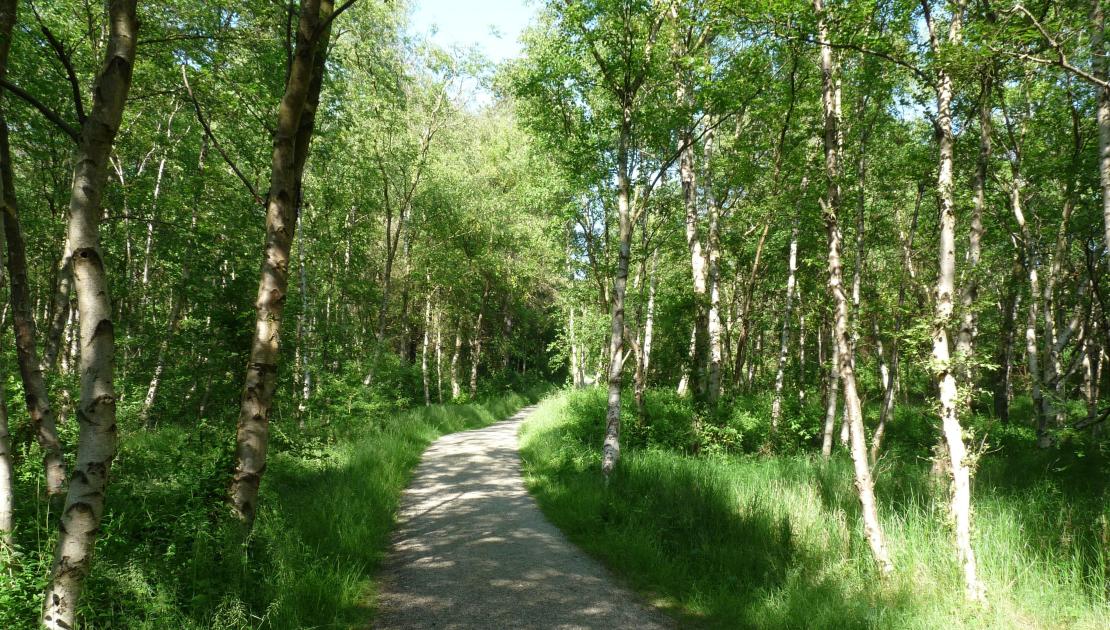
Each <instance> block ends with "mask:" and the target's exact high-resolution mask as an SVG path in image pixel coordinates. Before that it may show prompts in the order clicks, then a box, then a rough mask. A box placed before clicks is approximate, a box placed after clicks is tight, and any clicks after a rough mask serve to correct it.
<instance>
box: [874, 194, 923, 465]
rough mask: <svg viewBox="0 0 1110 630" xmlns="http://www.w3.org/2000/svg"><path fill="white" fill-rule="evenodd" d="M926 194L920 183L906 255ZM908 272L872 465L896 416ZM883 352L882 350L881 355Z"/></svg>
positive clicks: (901, 285)
mask: <svg viewBox="0 0 1110 630" xmlns="http://www.w3.org/2000/svg"><path fill="white" fill-rule="evenodd" d="M924 194H925V187H924V186H923V185H919V186H918V187H917V196H916V198H915V200H914V204H913V218H912V219H910V232H909V237H908V238H906V252H907V254H906V255H909V252H912V251H913V241H914V237H915V236H916V235H917V218H918V216H919V215H920V214H921V199H922V197H923V196H924ZM907 275H908V272H907V271H905V270H903V271H902V279H901V280H900V281H899V283H898V306H897V309H896V310H895V313H894V335H893V337H892V339H891V342H890V345H891V347H890V367H889V369H888V374H889V376H888V377H887V379H886V381H885V382H884V383H883V402H882V407H880V408H879V424H878V425H877V426H876V427H875V434H874V435H873V436H872V437H871V451H870V460H871V465H872V466H874V465H875V462H877V461H878V460H879V453H880V452H882V448H883V438H884V437H885V436H886V426H887V423H888V422H890V419H891V418H892V417H893V416H894V392H895V390H896V389H897V386H898V370H899V368H900V367H901V366H900V361H901V350H902V339H901V337H902V322H903V320H904V319H905V308H906V284H907V282H909V280H910V279H909V278H908V277H907ZM875 334H876V337H878V330H876V333H875ZM881 354H882V352H881V351H880V356H881Z"/></svg>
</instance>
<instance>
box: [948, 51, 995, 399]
mask: <svg viewBox="0 0 1110 630" xmlns="http://www.w3.org/2000/svg"><path fill="white" fill-rule="evenodd" d="M993 83H994V75H993V73H992V69H990V68H988V69H987V70H984V71H983V75H982V77H981V78H980V86H981V87H980V89H979V157H978V158H977V160H976V162H975V179H974V182H973V184H972V197H974V200H975V205H974V209H973V211H972V214H971V230H970V232H969V234H968V241H967V274H966V276H965V277H966V280H965V281H964V287H963V292H962V294H961V296H960V307H961V310H962V311H963V317H962V319H961V320H960V332H959V335H958V336H957V340H956V360H957V363H958V364H959V365H960V366H961V368H962V373H961V374H960V378H961V380H963V382H964V385H965V386H966V387H972V386H973V385H974V382H973V374H972V370H971V359H972V356H973V354H974V349H975V336H976V334H977V333H978V324H979V322H978V319H979V313H978V311H977V310H976V307H975V302H976V301H977V300H978V299H979V259H980V258H981V257H982V251H983V248H982V244H981V243H982V239H983V210H984V208H986V204H987V202H986V196H987V195H986V189H987V168H988V167H989V165H990V158H991V111H992V109H991V89H992V86H993Z"/></svg>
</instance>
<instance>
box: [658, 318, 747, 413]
mask: <svg viewBox="0 0 1110 630" xmlns="http://www.w3.org/2000/svg"><path fill="white" fill-rule="evenodd" d="M697 347H698V325H697V324H696V323H695V324H694V326H693V327H692V328H691V329H690V349H689V350H688V351H687V353H686V357H687V369H686V370H684V371H683V372H682V378H680V379H678V388H677V389H676V391H677V392H678V395H679V396H685V395H686V394H687V393H688V392H689V391H690V380H691V379H690V375H691V373H692V372H693V370H694V364H695V363H696V362H697V360H698V356H697V355H698V351H697ZM748 380H749V381H751V378H749V379H748Z"/></svg>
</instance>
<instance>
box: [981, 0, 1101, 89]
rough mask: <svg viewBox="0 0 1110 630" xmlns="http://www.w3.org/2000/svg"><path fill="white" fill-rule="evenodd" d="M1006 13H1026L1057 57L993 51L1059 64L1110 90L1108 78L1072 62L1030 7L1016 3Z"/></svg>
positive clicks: (1047, 64) (1043, 62)
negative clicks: (1096, 74) (1050, 57)
mask: <svg viewBox="0 0 1110 630" xmlns="http://www.w3.org/2000/svg"><path fill="white" fill-rule="evenodd" d="M1006 13H1010V14H1013V13H1022V14H1024V15H1025V17H1026V18H1028V19H1029V21H1030V22H1032V23H1033V27H1034V28H1036V29H1037V32H1038V33H1040V34H1041V37H1042V38H1043V39H1044V40H1045V41H1046V42H1047V43H1048V46H1049V48H1051V49H1052V50H1053V52H1055V53H1056V58H1055V59H1045V58H1043V57H1035V56H1033V55H1030V54H1026V53H1021V52H1013V51H1009V50H1000V49H998V48H995V47H994V46H991V50H992V51H994V52H1000V53H1002V54H1004V55H1008V56H1010V57H1017V58H1018V59H1022V60H1024V61H1031V62H1033V63H1037V64H1041V65H1046V66H1057V67H1060V68H1062V69H1064V70H1066V71H1068V72H1070V73H1072V74H1074V75H1075V76H1077V77H1079V78H1080V79H1083V80H1084V81H1087V82H1088V83H1092V84H1094V85H1096V86H1098V87H1101V88H1103V89H1107V90H1110V81H1107V80H1106V79H1101V78H1099V77H1096V76H1095V75H1093V74H1091V73H1090V72H1088V71H1086V70H1084V69H1082V68H1080V67H1078V66H1076V65H1074V64H1072V63H1071V61H1069V60H1068V57H1067V55H1066V54H1065V53H1064V47H1063V46H1061V45H1060V42H1058V41H1056V38H1054V37H1052V35H1051V34H1049V32H1048V29H1046V28H1045V27H1044V25H1043V24H1041V21H1040V20H1038V19H1037V18H1036V16H1034V15H1033V14H1032V13H1030V12H1029V9H1026V8H1025V5H1022V4H1016V5H1014V7H1013V8H1012V9H1010V10H1008V11H1006Z"/></svg>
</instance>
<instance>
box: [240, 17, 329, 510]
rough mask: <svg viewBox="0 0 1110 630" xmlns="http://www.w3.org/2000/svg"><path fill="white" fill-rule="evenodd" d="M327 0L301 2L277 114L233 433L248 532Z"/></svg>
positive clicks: (319, 75) (320, 68)
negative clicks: (256, 279) (251, 334)
mask: <svg viewBox="0 0 1110 630" xmlns="http://www.w3.org/2000/svg"><path fill="white" fill-rule="evenodd" d="M331 10H332V2H331V0H302V1H301V12H300V21H299V24H298V27H297V44H296V48H295V52H294V55H293V61H292V65H291V66H290V69H289V76H288V79H287V81H286V84H285V93H284V94H283V95H282V98H281V104H280V106H279V108H278V120H277V128H276V132H275V133H274V150H273V158H272V161H271V167H270V190H269V193H268V194H267V202H266V206H267V207H266V249H265V253H264V255H263V258H262V273H261V275H260V278H259V282H258V298H257V301H256V302H255V312H256V319H255V333H254V339H253V342H252V344H251V351H250V359H249V362H248V364H247V372H246V378H245V379H244V384H243V393H242V398H241V401H242V402H241V406H240V411H239V422H238V427H237V429H236V449H235V455H236V465H235V473H234V475H233V477H232V482H231V488H230V492H229V494H230V497H231V505H232V512H233V514H234V515H235V517H236V518H238V519H239V520H241V521H243V522H244V523H245V524H246V525H247V526H248V527H250V526H251V525H252V524H253V522H254V518H255V515H256V513H257V503H258V488H259V485H260V483H261V481H262V473H263V472H264V471H265V470H266V450H267V447H268V442H269V425H270V408H271V406H272V404H273V399H274V390H275V389H276V386H277V382H276V381H277V371H278V359H279V353H278V349H279V342H280V337H281V320H282V314H283V312H284V310H285V297H286V293H287V292H288V289H289V258H290V250H291V249H292V245H293V238H294V232H295V230H296V226H297V209H298V207H299V205H300V194H301V190H300V181H301V173H302V171H303V168H304V163H305V161H306V160H307V157H308V145H309V142H310V141H311V138H312V131H313V128H314V126H315V118H316V104H317V103H318V102H319V96H320V87H321V84H322V81H323V72H324V67H325V64H324V61H325V60H324V56H325V52H326V50H327V42H328V37H329V34H330V33H329V32H328V31H329V29H327V28H325V29H324V30H323V31H322V32H318V29H319V25H320V20H321V19H322V18H323V19H326V16H328V15H330V13H331Z"/></svg>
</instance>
